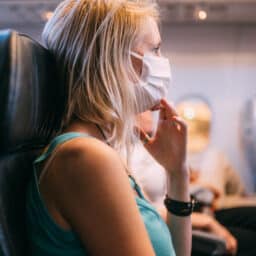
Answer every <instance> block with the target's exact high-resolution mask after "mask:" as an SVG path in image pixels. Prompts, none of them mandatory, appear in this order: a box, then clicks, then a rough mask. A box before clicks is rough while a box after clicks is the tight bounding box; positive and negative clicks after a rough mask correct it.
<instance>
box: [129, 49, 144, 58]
mask: <svg viewBox="0 0 256 256" xmlns="http://www.w3.org/2000/svg"><path fill="white" fill-rule="evenodd" d="M130 54H131V55H132V56H133V57H135V58H137V59H140V60H143V56H141V55H139V54H138V53H136V52H132V51H131V52H130Z"/></svg>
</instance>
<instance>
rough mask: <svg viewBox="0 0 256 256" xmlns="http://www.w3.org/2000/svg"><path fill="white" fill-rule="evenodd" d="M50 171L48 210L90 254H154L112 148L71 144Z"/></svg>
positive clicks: (85, 141)
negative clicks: (55, 212)
mask: <svg viewBox="0 0 256 256" xmlns="http://www.w3.org/2000/svg"><path fill="white" fill-rule="evenodd" d="M51 171H52V172H51V173H52V174H50V175H51V179H50V180H51V182H52V184H51V188H52V189H53V191H52V192H51V195H50V196H53V197H54V205H56V207H57V209H58V212H59V213H61V216H62V217H63V218H64V219H65V220H66V222H67V223H68V224H69V226H70V227H71V228H72V229H73V230H74V231H75V232H76V234H78V236H79V238H80V239H81V241H82V243H83V244H84V245H85V247H86V248H87V250H88V252H89V254H90V255H99V256H100V255H123V256H129V255H134V256H141V255H150V256H153V255H154V252H153V248H152V246H151V243H150V240H149V237H148V235H147V232H146V229H145V226H144V224H143V222H142V219H141V216H140V214H139V211H138V208H137V206H136V201H135V199H134V194H133V191H132V188H131V186H130V184H129V179H128V176H127V173H126V172H125V167H124V165H123V163H122V161H121V159H120V157H119V155H118V154H117V153H116V152H115V151H114V150H113V149H112V148H110V147H109V146H107V145H105V144H104V143H103V142H101V141H98V140H96V139H92V138H91V139H90V138H84V139H82V138H79V139H74V140H73V141H72V142H70V143H67V144H66V145H65V144H63V145H62V148H60V151H59V152H58V154H57V155H56V159H55V161H54V163H53V165H52V166H51ZM116 241H118V246H117V243H116Z"/></svg>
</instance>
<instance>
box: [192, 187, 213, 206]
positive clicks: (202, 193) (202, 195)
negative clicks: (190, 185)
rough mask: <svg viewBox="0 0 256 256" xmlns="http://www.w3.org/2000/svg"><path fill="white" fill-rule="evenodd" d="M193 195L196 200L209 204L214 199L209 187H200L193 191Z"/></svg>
mask: <svg viewBox="0 0 256 256" xmlns="http://www.w3.org/2000/svg"><path fill="white" fill-rule="evenodd" d="M193 196H195V198H196V200H197V201H199V202H201V203H205V204H211V203H212V202H213V199H214V194H213V192H212V191H211V190H209V189H200V190H198V191H197V192H195V193H193Z"/></svg>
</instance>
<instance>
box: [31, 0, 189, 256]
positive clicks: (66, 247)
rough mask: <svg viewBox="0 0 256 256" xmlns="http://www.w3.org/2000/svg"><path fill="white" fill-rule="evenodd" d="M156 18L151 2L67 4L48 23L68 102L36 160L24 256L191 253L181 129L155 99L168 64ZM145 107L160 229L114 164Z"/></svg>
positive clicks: (72, 0) (47, 36) (120, 165)
mask: <svg viewBox="0 0 256 256" xmlns="http://www.w3.org/2000/svg"><path fill="white" fill-rule="evenodd" d="M158 17H159V13H158V10H157V6H156V4H154V3H152V1H146V0H137V1H131V0H130V1H128V0H126V1H125V0H123V1H121V0H120V1H118V0H80V1H79V0H66V1H63V2H62V3H61V4H60V5H59V6H58V7H57V9H56V11H55V12H54V14H53V17H52V18H51V19H50V20H49V22H48V23H47V24H46V27H45V29H44V32H43V39H44V41H45V43H46V45H47V47H48V48H49V50H51V51H52V52H53V54H54V55H55V56H56V59H57V61H58V65H59V67H60V68H61V69H62V71H65V72H66V75H67V88H68V90H67V91H68V104H67V106H66V114H65V117H64V118H63V129H62V131H61V133H60V135H59V136H57V137H55V138H54V139H53V141H52V142H51V143H50V145H49V147H48V148H47V149H46V150H45V152H44V153H43V154H42V155H41V156H40V157H39V158H38V159H37V160H36V161H35V162H34V177H33V178H32V181H31V184H30V186H29V188H28V197H27V220H28V235H29V242H30V252H31V255H33V256H37V255H44V256H47V255H56V256H57V255H62V256H65V255H69V256H72V255H76V256H80V255H104V256H105V255H122V256H131V255H133V256H146V255H147V256H151V255H152V256H153V255H157V256H165V255H166V256H167V255H168V256H170V255H175V252H176V255H181V256H186V255H190V251H191V249H190V248H191V224H190V217H189V215H190V214H191V204H190V203H188V202H189V193H188V183H189V174H188V169H187V166H186V125H185V124H184V122H183V121H182V120H181V119H180V118H179V117H177V114H176V113H175V111H174V109H173V107H172V106H171V105H169V104H168V103H167V101H166V100H164V99H162V100H161V101H160V99H161V98H162V97H163V96H165V93H166V84H168V82H169V79H170V67H169V63H168V60H167V59H165V58H163V57H161V56H160V41H161V38H160V34H159V30H158V24H157V23H158ZM152 108H154V109H160V119H159V126H158V132H157V134H156V136H155V137H154V138H152V139H150V140H149V139H148V138H147V137H146V136H145V135H144V134H143V133H141V138H142V139H143V140H144V141H145V144H146V145H145V146H146V147H147V149H148V151H149V152H150V153H151V154H152V156H153V157H154V158H155V159H156V160H157V161H158V162H159V163H160V164H161V165H162V166H163V167H164V168H165V169H166V171H167V173H168V176H169V179H168V180H169V187H168V193H167V196H168V197H169V198H168V199H167V200H166V206H167V207H168V208H169V210H170V213H169V214H168V221H167V225H166V224H165V223H164V222H163V220H162V219H161V217H160V216H159V215H158V213H157V212H156V211H155V209H154V208H153V207H152V206H151V205H150V204H149V202H147V201H146V200H145V198H144V196H143V194H142V193H141V190H140V189H139V187H138V185H137V184H136V182H135V180H134V179H133V178H132V177H131V176H130V175H129V171H128V170H127V168H126V165H125V163H124V162H123V161H122V160H121V152H123V151H124V149H125V150H126V152H127V154H128V155H129V151H130V148H131V146H132V144H133V142H134V140H135V139H136V134H134V119H135V115H136V114H137V113H138V112H139V111H145V110H146V109H152ZM173 213H175V214H173ZM170 219H171V222H170ZM168 227H169V228H170V230H171V232H172V237H171V236H170V232H169V230H168Z"/></svg>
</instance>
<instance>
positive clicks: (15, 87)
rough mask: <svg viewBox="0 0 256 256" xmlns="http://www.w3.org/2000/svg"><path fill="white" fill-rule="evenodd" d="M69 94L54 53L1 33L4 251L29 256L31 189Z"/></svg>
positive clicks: (0, 219)
mask: <svg viewBox="0 0 256 256" xmlns="http://www.w3.org/2000/svg"><path fill="white" fill-rule="evenodd" d="M64 103H65V90H64V88H61V83H60V80H59V79H58V75H57V70H56V63H55V60H54V58H53V57H52V55H51V54H50V53H49V51H47V50H46V49H45V48H43V47H42V46H41V45H40V44H39V43H37V42H35V41H33V40H32V39H31V38H29V37H27V36H25V35H22V34H19V33H17V32H15V31H11V30H3V31H0V247H1V249H2V251H3V254H4V256H7V255H8V256H9V255H11V256H21V255H22V256H25V255H26V256H27V255H28V254H27V252H26V247H27V245H26V218H25V196H26V186H27V183H28V180H29V178H30V176H31V174H32V162H33V159H34V158H35V156H36V155H37V154H38V152H39V150H40V149H41V148H42V147H43V146H44V145H46V144H47V143H48V142H49V139H50V138H51V137H52V136H53V135H54V134H55V133H56V132H57V131H58V130H59V128H60V123H61V117H62V114H63V111H64Z"/></svg>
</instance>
